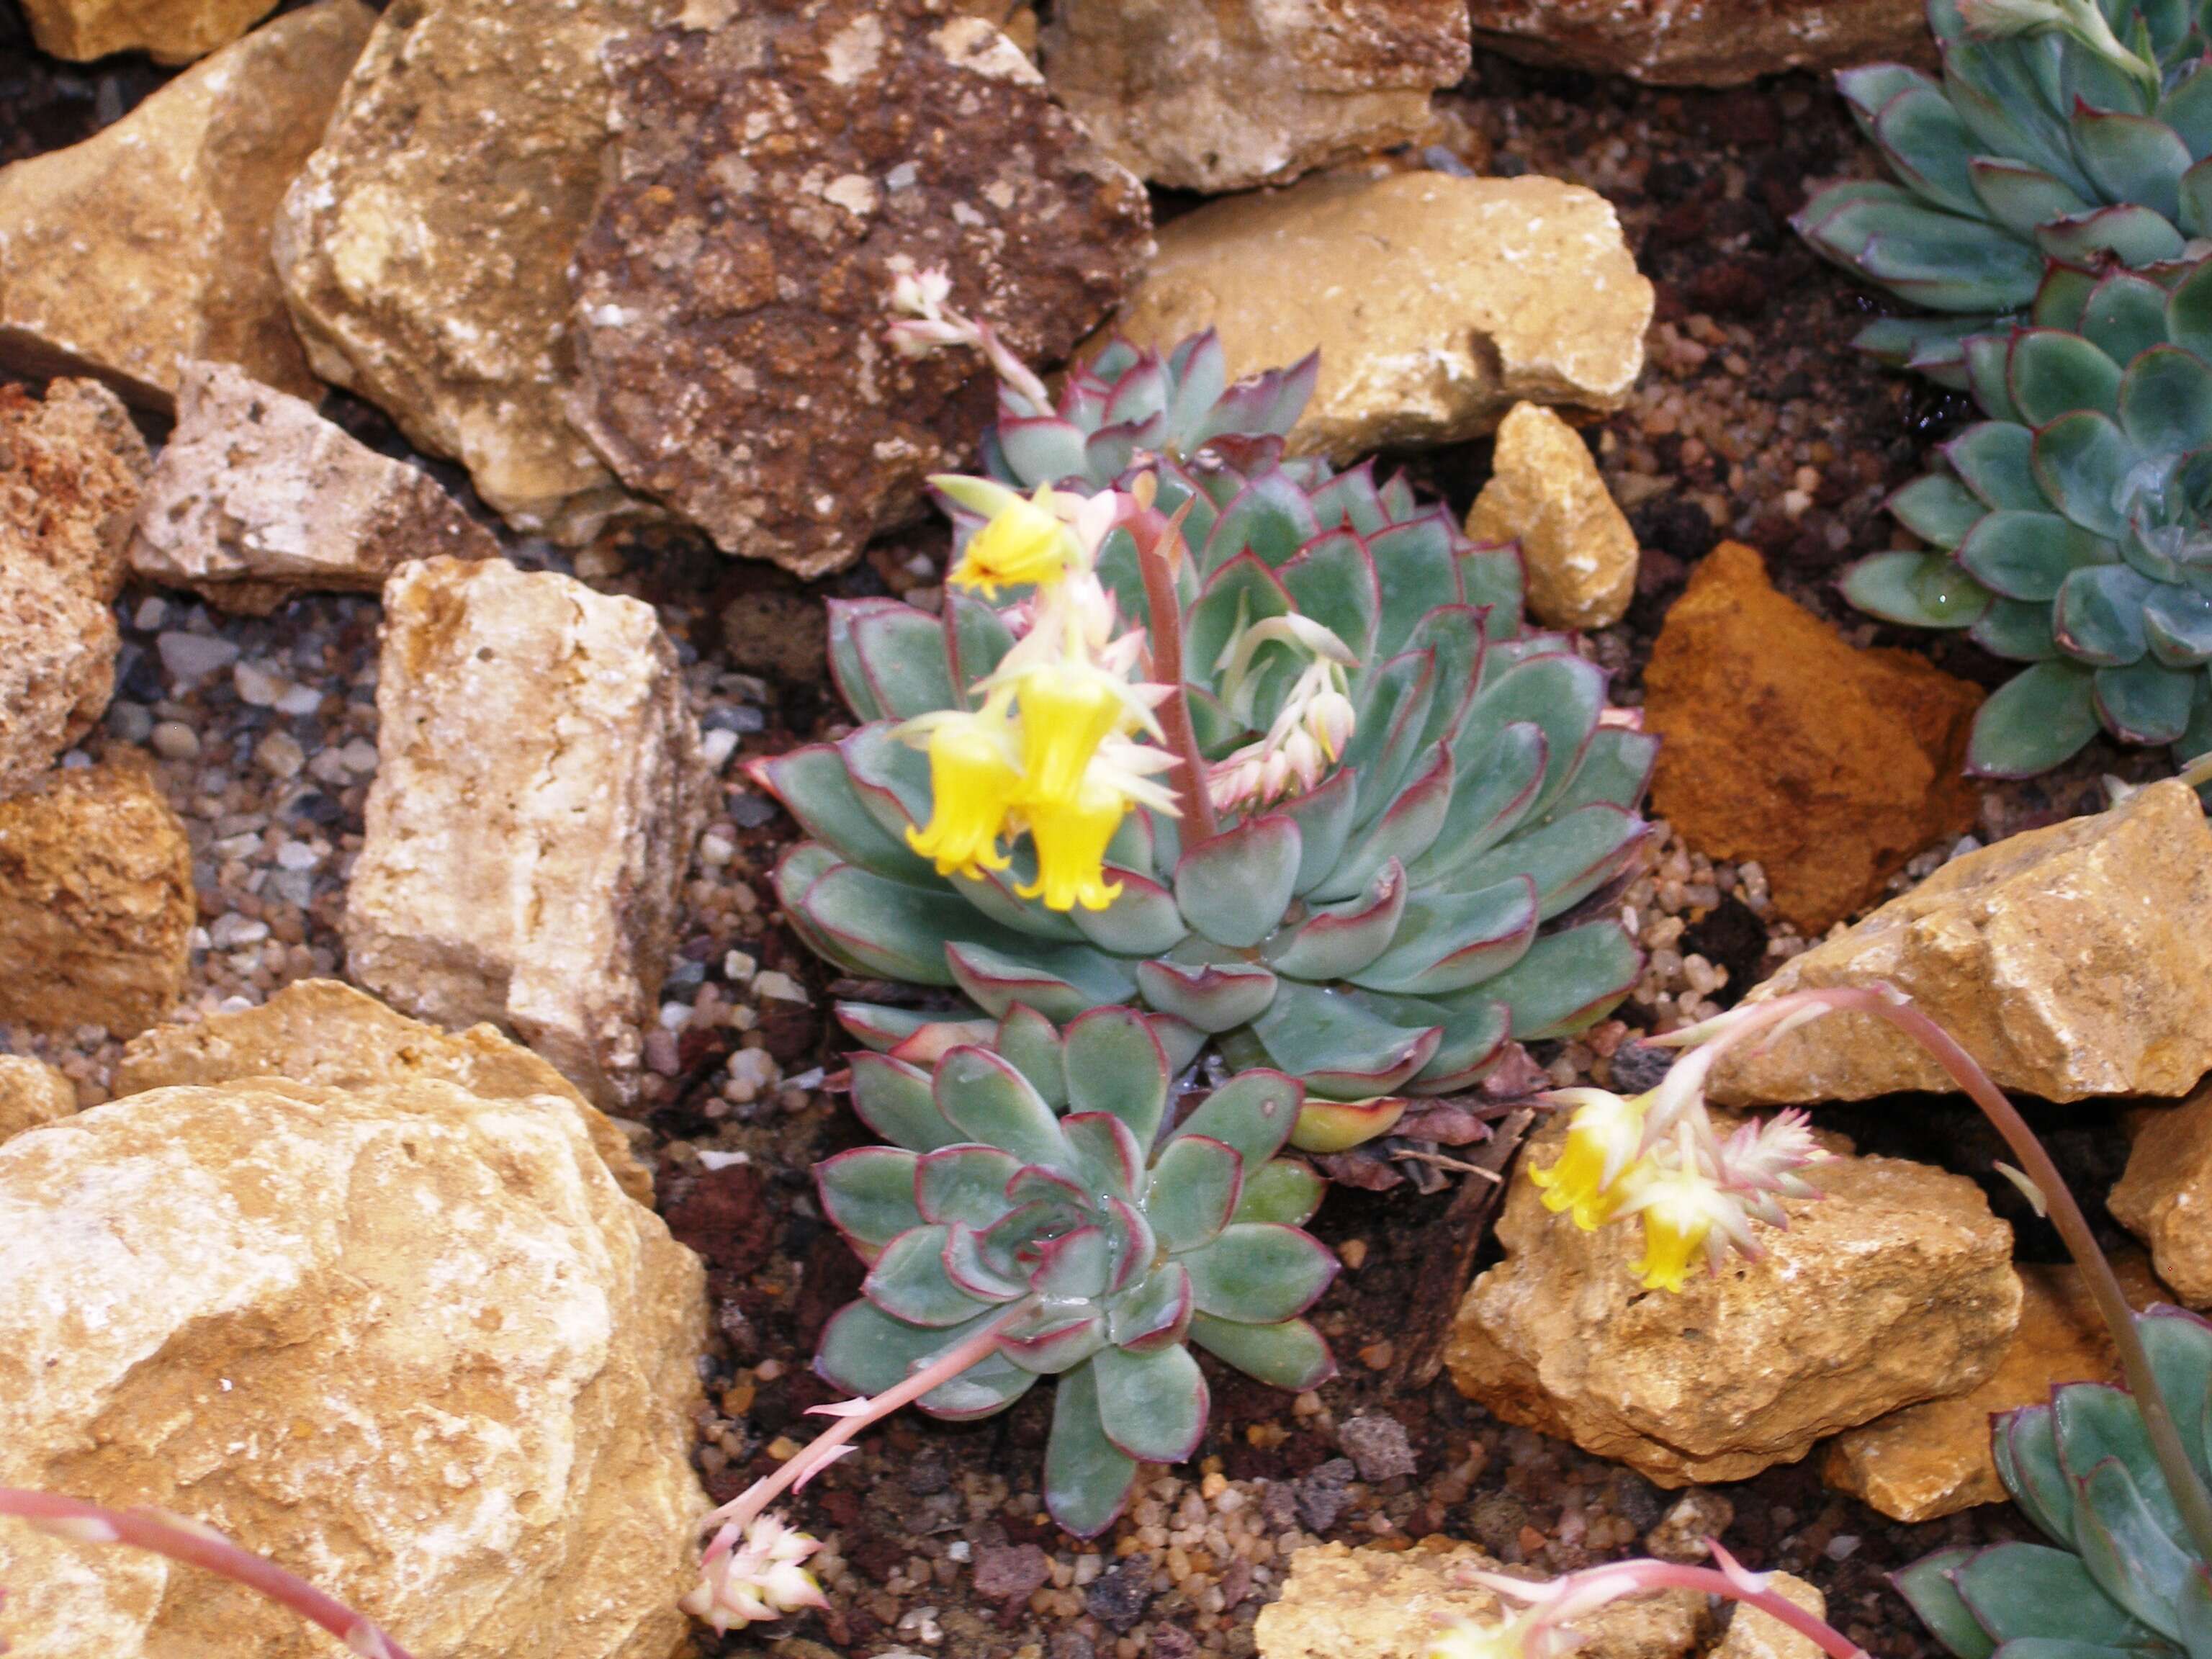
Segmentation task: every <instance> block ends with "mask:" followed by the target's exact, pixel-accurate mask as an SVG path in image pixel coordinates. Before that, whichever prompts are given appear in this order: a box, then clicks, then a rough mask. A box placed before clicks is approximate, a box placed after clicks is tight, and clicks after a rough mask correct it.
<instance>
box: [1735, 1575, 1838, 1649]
mask: <svg viewBox="0 0 2212 1659" xmlns="http://www.w3.org/2000/svg"><path fill="white" fill-rule="evenodd" d="M1767 1588H1768V1589H1771V1590H1772V1591H1774V1593H1775V1594H1776V1595H1779V1596H1780V1597H1781V1598H1782V1599H1783V1600H1784V1601H1790V1602H1793V1603H1795V1604H1796V1606H1798V1607H1802V1608H1804V1610H1805V1611H1806V1612H1808V1613H1811V1614H1812V1615H1813V1616H1814V1618H1815V1619H1825V1618H1826V1617H1827V1616H1828V1598H1827V1597H1826V1596H1825V1595H1821V1594H1820V1591H1819V1590H1817V1589H1814V1587H1813V1586H1812V1585H1810V1584H1808V1583H1806V1582H1805V1581H1804V1580H1803V1579H1802V1578H1799V1577H1796V1576H1795V1575H1793V1574H1790V1573H1786V1572H1778V1573H1776V1574H1775V1575H1774V1577H1773V1580H1772V1582H1771V1583H1770V1584H1769V1585H1768V1586H1767ZM1824 1651H1825V1650H1824V1649H1823V1648H1822V1647H1821V1646H1820V1644H1819V1643H1818V1642H1815V1641H1814V1639H1813V1638H1811V1637H1809V1636H1807V1635H1805V1634H1803V1633H1802V1632H1798V1631H1795V1630H1792V1629H1790V1626H1787V1625H1785V1624H1784V1623H1783V1622H1782V1621H1781V1620H1779V1619H1777V1618H1776V1617H1775V1616H1774V1615H1773V1614H1772V1613H1762V1612H1760V1611H1759V1609H1758V1608H1757V1607H1745V1606H1743V1605H1741V1603H1739V1604H1738V1605H1737V1607H1736V1609H1735V1612H1734V1613H1731V1614H1730V1615H1729V1627H1728V1632H1727V1633H1726V1634H1725V1635H1723V1637H1722V1638H1721V1640H1720V1645H1719V1646H1717V1647H1716V1648H1715V1649H1714V1650H1713V1651H1712V1659H1820V1656H1821V1654H1822V1653H1823V1652H1824Z"/></svg>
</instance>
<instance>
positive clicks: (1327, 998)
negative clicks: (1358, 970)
mask: <svg viewBox="0 0 2212 1659" xmlns="http://www.w3.org/2000/svg"><path fill="white" fill-rule="evenodd" d="M1250 1029H1251V1030H1252V1033H1253V1035H1254V1036H1256V1037H1257V1038H1258V1039H1259V1041H1260V1043H1261V1047H1262V1048H1264V1049H1265V1051H1266V1052H1267V1056H1268V1058H1269V1059H1271V1060H1273V1062H1274V1063H1275V1064H1276V1065H1277V1066H1280V1067H1281V1068H1282V1069H1283V1070H1285V1071H1286V1072H1289V1073H1293V1074H1294V1075H1296V1076H1297V1077H1299V1078H1300V1079H1304V1083H1305V1086H1306V1089H1307V1091H1308V1092H1310V1093H1311V1094H1314V1095H1317V1096H1319V1097H1322V1098H1323V1099H1327V1100H1367V1099H1370V1098H1372V1097H1374V1096H1376V1095H1386V1094H1389V1092H1390V1091H1392V1090H1393V1089H1395V1088H1396V1087H1398V1085H1401V1084H1402V1083H1404V1082H1405V1081H1406V1080H1407V1079H1409V1078H1411V1077H1412V1076H1413V1074H1414V1073H1416V1072H1418V1071H1419V1070H1420V1069H1421V1067H1422V1066H1425V1065H1427V1064H1428V1063H1429V1060H1430V1059H1431V1057H1432V1056H1433V1055H1434V1054H1435V1053H1436V1051H1437V1044H1438V1043H1439V1042H1442V1041H1443V1032H1442V1030H1440V1029H1439V1028H1438V1027H1436V1026H1428V1027H1425V1028H1413V1029H1408V1028H1407V1027H1404V1026H1401V1025H1397V1024H1393V1023H1392V1022H1391V1021H1390V1020H1389V1019H1388V1018H1384V1017H1383V1016H1382V1015H1380V1014H1378V1013H1377V1012H1376V1011H1375V1009H1374V1007H1373V1006H1372V1005H1371V1004H1370V1003H1368V1002H1365V1001H1363V1000H1360V999H1359V997H1358V994H1357V993H1354V992H1345V991H1334V990H1328V989H1325V988H1323V987H1318V986H1312V985H1304V984H1301V983H1299V982H1297V981H1294V980H1285V981H1282V982H1281V983H1280V984H1279V985H1278V986H1277V987H1276V990H1275V1000H1273V1002H1271V1003H1270V1004H1268V1006H1267V1012H1265V1013H1263V1014H1261V1016H1260V1017H1259V1018H1257V1019H1255V1020H1254V1021H1253V1022H1252V1024H1251V1028H1250Z"/></svg>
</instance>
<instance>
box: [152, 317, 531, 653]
mask: <svg viewBox="0 0 2212 1659" xmlns="http://www.w3.org/2000/svg"><path fill="white" fill-rule="evenodd" d="M498 551H499V541H498V538H495V536H493V535H492V533H491V532H489V531H488V530H486V529H485V528H484V527H483V526H482V525H479V524H477V522H476V521H475V520H473V519H471V518H470V517H469V515H468V514H467V513H464V512H463V511H462V510H461V508H460V507H459V504H458V503H456V502H455V501H454V500H453V497H452V496H450V495H447V494H446V492H445V491H444V490H442V489H440V488H439V487H438V485H437V483H436V481H435V479H433V478H432V477H430V476H429V475H428V473H426V472H423V471H422V470H421V469H419V468H417V467H412V466H410V465H407V464H406V463H405V462H404V461H395V460H392V459H387V458H386V457H385V456H382V455H380V454H378V453H376V452H375V451H374V450H373V449H371V448H369V447H368V446H367V445H366V444H363V443H361V442H359V441H357V440H356V439H354V438H352V437H351V436H349V435H347V434H346V433H345V432H344V431H343V429H341V428H338V427H337V426H335V425H333V424H332V423H331V422H328V421H326V420H325V419H323V417H322V416H319V415H318V414H316V413H315V410H314V408H313V405H312V404H308V403H307V401H306V400H305V399H303V398H295V397H293V396H291V395H290V394H289V393H288V392H278V391H276V390H275V389H274V388H273V387H270V386H263V385H262V384H260V382H258V381H257V380H254V379H253V378H252V376H250V375H248V374H246V373H245V371H244V370H242V369H240V368H234V367H233V366H232V365H230V364H228V363H212V362H197V361H187V362H185V364H184V365H183V366H182V368H181V370H180V372H179V384H178V389H177V427H176V430H175V432H174V433H173V435H171V436H170V439H169V441H168V443H167V445H166V446H165V447H163V448H162V451H161V459H160V460H159V461H158V462H157V463H156V464H155V468H154V474H153V477H151V478H149V480H148V481H147V485H146V495H145V499H144V500H143V501H142V502H141V504H140V507H139V513H138V517H137V524H136V526H135V527H134V529H133V532H132V534H131V547H130V561H131V573H132V574H134V575H136V576H137V577H138V578H139V579H140V580H143V581H149V582H158V583H161V584H163V585H165V586H170V587H186V588H190V589H191V590H192V591H193V592H196V593H197V594H199V595H200V596H201V597H202V598H203V599H206V600H207V601H208V603H210V605H215V606H216V607H217V608H218V609H220V610H224V611H245V612H246V613H248V614H250V615H253V616H266V615H267V614H268V613H269V612H270V611H273V610H275V609H276V607H277V605H280V604H282V603H283V601H284V600H286V599H289V598H291V597H292V596H293V595H294V594H295V593H304V592H356V593H374V592H380V590H381V589H382V588H383V586H384V579H385V578H386V576H388V575H390V574H392V571H393V570H394V569H395V568H398V566H399V565H401V564H403V563H404V562H407V561H408V560H410V559H428V558H435V557H436V556H438V555H440V554H441V553H443V554H450V555H452V556H454V557H456V558H468V559H481V558H488V557H489V556H492V555H494V554H495V553H497V552H498Z"/></svg>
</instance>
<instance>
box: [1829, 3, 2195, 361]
mask: <svg viewBox="0 0 2212 1659" xmlns="http://www.w3.org/2000/svg"><path fill="white" fill-rule="evenodd" d="M1928 21H1929V27H1930V28H1931V29H1932V30H1933V32H1934V33H1935V35H1936V43H1937V45H1938V46H1939V47H1940V48H1941V50H1942V56H1943V74H1942V80H1940V81H1937V80H1935V79H1931V78H1930V77H1929V76H1926V75H1923V74H1922V73H1921V72H1920V71H1919V70H1913V69H1908V68H1905V67H1904V66H1903V65H1901V64H1871V65H1869V66H1867V67H1865V68H1861V69H1855V70H1846V71H1844V73H1843V74H1841V75H1839V76H1838V77H1837V84H1838V87H1839V88H1841V90H1842V92H1843V94H1844V99H1845V100H1846V101H1847V102H1848V103H1849V105H1850V109H1851V112H1852V114H1853V116H1854V117H1855V118H1857V121H1858V124H1859V126H1860V128H1861V129H1862V130H1863V131H1864V132H1865V133H1866V135H1867V137H1869V139H1871V140H1872V141H1873V142H1874V143H1875V145H1876V146H1877V147H1878V148H1879V149H1881V153H1882V155H1883V157H1884V159H1886V160H1887V161H1888V163H1889V167H1890V171H1891V172H1892V173H1893V174H1894V175H1895V178H1896V180H1897V182H1895V183H1885V182H1878V181H1872V180H1851V181H1848V182H1845V183H1843V184H1838V185H1832V186H1830V187H1829V188H1827V189H1826V190H1824V191H1820V192H1819V193H1818V194H1817V195H1815V196H1814V197H1813V199H1812V200H1811V201H1810V202H1809V203H1808V204H1807V205H1806V206H1805V208H1804V210H1803V211H1802V212H1801V213H1800V214H1799V215H1798V216H1797V217H1796V221H1795V223H1796V228H1797V229H1798V231H1799V233H1800V234H1802V235H1803V236H1804V237H1805V239H1806V240H1808V241H1809V242H1810V243H1811V244H1812V245H1813V246H1814V247H1815V248H1817V249H1819V250H1820V252H1822V253H1824V254H1826V256H1827V257H1828V258H1832V259H1833V260H1835V261H1836V262H1837V263H1838V264H1841V265H1843V266H1844V268H1846V269H1847V270H1851V271H1853V272H1855V273H1857V275H1858V276H1863V277H1864V278H1865V279H1867V280H1868V281H1869V282H1871V283H1875V285H1877V286H1878V287H1881V288H1885V289H1888V290H1889V291H1890V292H1891V293H1893V294H1894V295H1897V296H1898V297H1899V298H1900V299H1903V300H1906V301H1911V302H1912V303H1913V304H1915V305H1917V306H1920V307H1925V308H1927V309H1928V310H1929V311H1932V312H1936V313H1941V314H1939V315H1936V316H1933V317H1917V318H1898V319H1887V320H1884V321H1881V322H1878V323H1875V324H1874V325H1872V326H1870V327H1869V328H1868V329H1867V330H1866V331H1864V332H1863V333H1862V334H1861V335H1860V337H1859V341H1858V343H1859V344H1860V346H1861V347H1863V349H1867V350H1869V351H1870V352H1872V353H1873V354H1874V355H1875V356H1879V357H1881V358H1884V359H1885V360H1887V361H1888V362H1894V363H1898V364H1899V365H1905V366H1909V367H1911V368H1916V369H1919V370H1921V371H1923V372H1924V373H1926V374H1929V375H1931V376H1933V377H1934V378H1936V379H1937V380H1942V381H1944V382H1946V383H1947V384H1950V385H1953V386H1960V385H1963V384H1964V383H1965V381H1966V362H1965V360H1964V356H1963V351H1962V343H1963V342H1964V341H1965V340H1966V338H1967V337H1971V336H1972V335H1975V334H1980V333H1985V332H1987V331H1989V330H1990V328H1992V327H1993V326H1994V325H1996V323H1997V322H1998V321H2000V320H2001V319H2008V318H2010V317H2013V316H2015V315H2017V314H2018V313H2021V312H2022V311H2024V310H2025V309H2026V308H2027V307H2028V305H2029V304H2030V302H2031V301H2033V299H2034V297H2035V294H2036V291H2037V289H2038V286H2039V283H2040V282H2041V280H2042V276H2043V269H2044V261H2045V258H2053V259H2057V260H2061V261H2063V262H2065V263H2067V264H2076V265H2086V264H2097V263H2100V262H2106V261H2115V262H2117V263H2118V264H2123V265H2126V266H2130V267H2134V268H2137V269H2144V268H2154V267H2156V266H2157V265H2159V264H2161V263H2163V262H2166V261H2169V260H2174V259H2179V258H2182V257H2184V255H2185V252H2186V251H2187V249H2188V245H2189V244H2190V242H2191V240H2194V239H2196V238H2198V237H2203V236H2205V235H2208V234H2212V161H2208V157H2212V64H2208V62H2207V58H2206V50H2207V40H2206V36H2205V33H2204V26H2203V17H2202V16H2201V15H2199V11H2198V9H2197V7H2196V6H2194V5H2191V4H2190V3H2188V0H2112V3H2106V4H2104V5H2103V7H2102V9H2101V10H2100V9H2099V6H2098V0H1929V3H1928Z"/></svg>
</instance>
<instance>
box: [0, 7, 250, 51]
mask: <svg viewBox="0 0 2212 1659" xmlns="http://www.w3.org/2000/svg"><path fill="white" fill-rule="evenodd" d="M274 9H276V0H24V4H23V15H25V16H26V17H27V18H28V19H29V20H30V23H31V38H32V39H33V40H36V41H37V42H38V43H39V49H40V51H41V52H52V53H53V55H54V56H55V57H57V58H70V59H71V60H72V61H74V62H76V63H80V64H85V63H90V62H91V61H92V60H93V59H94V58H105V57H106V56H108V54H109V53H111V52H144V53H146V55H147V56H148V57H149V58H152V59H153V60H154V61H155V63H157V64H189V63H191V61H192V59H194V58H204V57H206V56H207V55H208V53H210V52H213V51H214V50H215V49H216V47H218V46H228V45H229V44H230V43H231V42H232V41H234V40H237V39H238V37H239V36H240V35H241V34H243V33H246V30H248V29H250V28H252V27H253V26H254V25H255V24H256V23H258V22H259V21H261V19H262V18H263V17H264V15H267V14H268V13H269V12H270V11H272V10H274Z"/></svg>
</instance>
